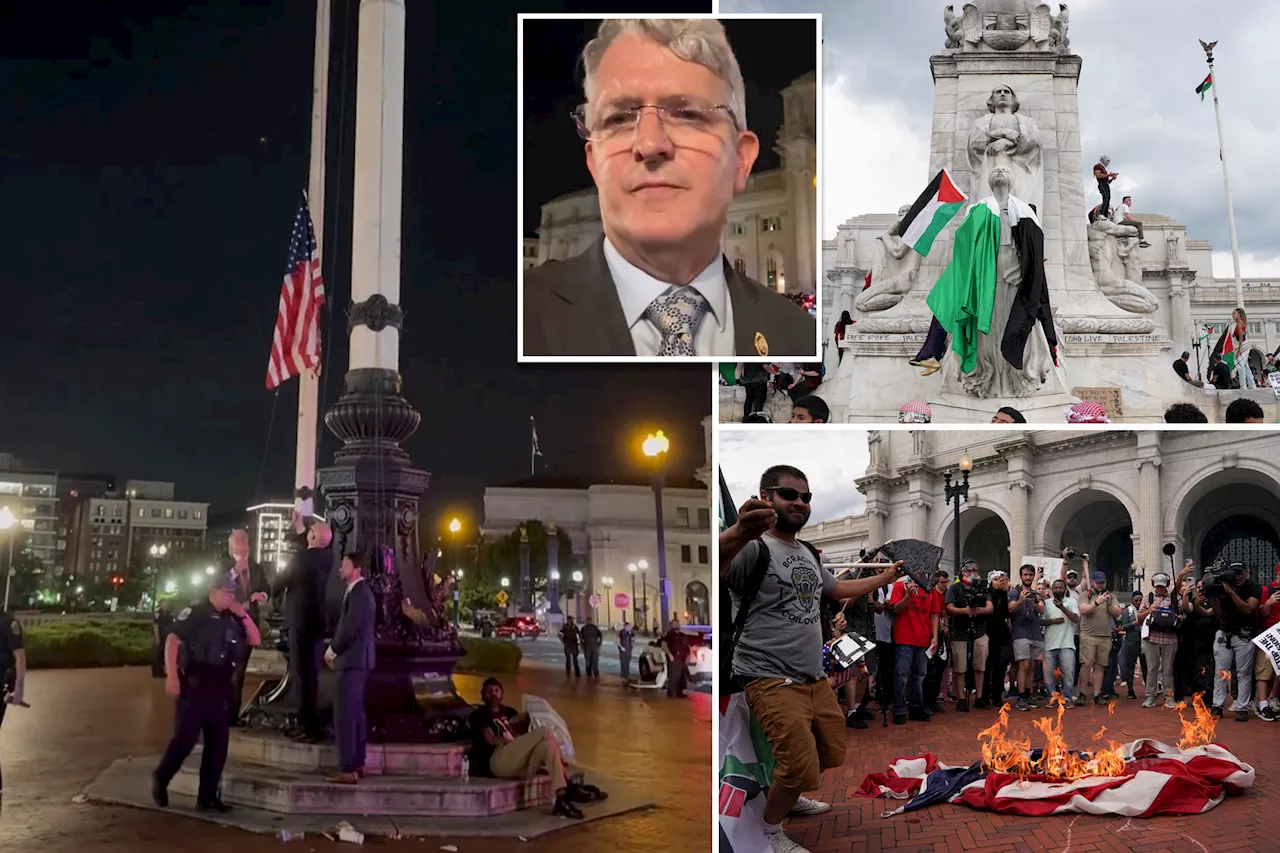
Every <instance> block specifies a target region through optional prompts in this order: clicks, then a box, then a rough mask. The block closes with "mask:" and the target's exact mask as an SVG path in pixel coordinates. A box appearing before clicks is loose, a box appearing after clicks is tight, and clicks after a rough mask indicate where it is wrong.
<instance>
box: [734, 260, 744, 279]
mask: <svg viewBox="0 0 1280 853" xmlns="http://www.w3.org/2000/svg"><path fill="white" fill-rule="evenodd" d="M733 270H734V272H736V273H737V274H738V275H746V274H747V262H746V261H745V260H744V259H743V258H734V259H733Z"/></svg>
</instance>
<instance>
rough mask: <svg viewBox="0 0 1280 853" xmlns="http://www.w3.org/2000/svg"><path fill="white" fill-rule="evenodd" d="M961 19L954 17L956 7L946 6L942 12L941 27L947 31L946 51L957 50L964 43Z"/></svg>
mask: <svg viewBox="0 0 1280 853" xmlns="http://www.w3.org/2000/svg"><path fill="white" fill-rule="evenodd" d="M961 23H962V22H961V19H960V18H959V17H957V16H956V7H955V6H948V7H947V8H945V9H943V10H942V25H943V27H945V28H946V31H947V44H946V47H947V49H948V50H957V49H959V48H960V47H961V46H962V43H963V41H964V29H963V28H962V27H961Z"/></svg>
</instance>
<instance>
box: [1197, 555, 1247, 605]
mask: <svg viewBox="0 0 1280 853" xmlns="http://www.w3.org/2000/svg"><path fill="white" fill-rule="evenodd" d="M1244 571H1245V568H1244V563H1225V562H1223V561H1221V560H1219V561H1218V562H1216V563H1214V564H1213V565H1212V566H1210V567H1209V569H1208V570H1207V571H1206V572H1205V573H1204V577H1203V578H1202V580H1203V581H1204V595H1205V598H1226V597H1227V587H1228V586H1235V585H1236V582H1237V581H1239V580H1240V576H1241V575H1242V574H1244Z"/></svg>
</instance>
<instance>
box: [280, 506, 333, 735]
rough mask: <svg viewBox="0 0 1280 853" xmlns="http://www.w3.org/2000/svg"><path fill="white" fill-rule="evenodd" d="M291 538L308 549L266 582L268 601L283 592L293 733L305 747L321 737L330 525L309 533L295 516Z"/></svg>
mask: <svg viewBox="0 0 1280 853" xmlns="http://www.w3.org/2000/svg"><path fill="white" fill-rule="evenodd" d="M293 529H294V532H295V533H298V534H302V533H303V531H304V530H305V532H306V542H307V547H306V550H304V551H299V552H297V553H296V554H294V555H293V559H291V560H290V561H289V565H288V566H286V567H285V569H284V571H282V572H281V573H280V574H278V575H276V577H275V579H274V580H273V581H272V582H271V596H272V598H275V597H276V596H278V595H280V594H281V593H285V600H284V627H285V630H286V631H287V632H288V635H289V680H290V681H291V682H293V690H294V691H295V692H294V696H296V697H297V699H298V724H299V727H300V728H301V731H298V732H294V733H293V735H294V737H295V738H296V739H298V740H300V741H302V742H304V743H319V742H320V741H321V740H323V738H324V730H323V728H322V727H321V725H320V710H319V706H318V701H317V693H318V692H319V680H320V666H321V660H322V658H323V646H324V588H325V584H326V583H327V582H328V580H329V575H330V574H331V573H332V572H333V553H332V552H331V551H330V550H329V544H330V542H332V541H333V534H332V533H331V532H330V530H329V525H327V524H325V523H324V522H323V521H316V522H313V523H312V524H311V526H310V527H309V528H307V527H305V526H304V525H303V522H302V519H301V518H300V517H299V516H298V514H297V513H296V512H295V513H294V516H293Z"/></svg>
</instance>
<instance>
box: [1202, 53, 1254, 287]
mask: <svg viewBox="0 0 1280 853" xmlns="http://www.w3.org/2000/svg"><path fill="white" fill-rule="evenodd" d="M1217 44H1218V43H1217V42H1216V41H1211V42H1209V43H1208V44H1206V43H1205V41H1204V39H1201V40H1200V46H1201V47H1203V48H1204V55H1205V62H1207V63H1209V76H1208V77H1206V78H1204V81H1203V82H1202V83H1201V84H1200V85H1199V86H1197V87H1196V93H1197V94H1198V95H1200V100H1202V101H1203V100H1204V93H1205V92H1206V91H1208V90H1212V91H1213V117H1214V119H1216V120H1217V122H1218V159H1219V160H1220V161H1222V185H1223V186H1224V187H1225V188H1226V191H1227V229H1228V230H1229V231H1230V233H1231V263H1232V265H1233V266H1234V267H1235V274H1236V307H1237V308H1243V307H1244V283H1243V282H1242V281H1241V279H1240V243H1239V241H1238V240H1237V239H1236V209H1235V205H1233V204H1232V203H1231V177H1230V176H1229V175H1228V174H1227V155H1226V148H1225V146H1224V144H1223V142H1222V110H1221V109H1220V108H1219V106H1218V81H1217V78H1216V77H1215V76H1214V72H1213V49H1214V47H1216V46H1217Z"/></svg>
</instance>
